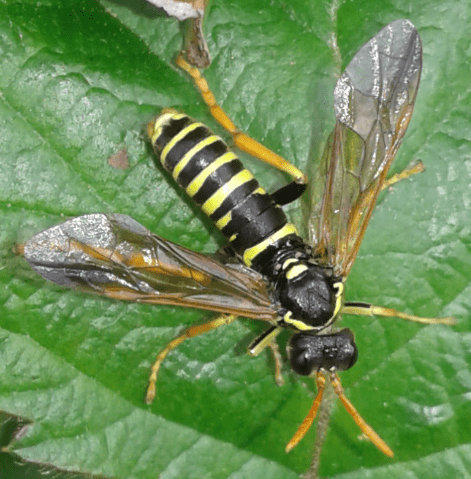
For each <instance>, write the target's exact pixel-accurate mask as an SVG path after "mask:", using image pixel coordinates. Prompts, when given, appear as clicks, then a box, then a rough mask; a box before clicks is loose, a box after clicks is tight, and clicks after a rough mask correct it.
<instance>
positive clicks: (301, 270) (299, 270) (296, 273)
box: [286, 264, 307, 279]
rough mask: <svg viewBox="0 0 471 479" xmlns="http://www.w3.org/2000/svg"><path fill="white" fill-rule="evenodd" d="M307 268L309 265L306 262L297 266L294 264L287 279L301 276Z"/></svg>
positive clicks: (287, 274)
mask: <svg viewBox="0 0 471 479" xmlns="http://www.w3.org/2000/svg"><path fill="white" fill-rule="evenodd" d="M306 270H307V266H306V265H305V264H297V265H296V266H292V267H291V268H290V269H289V270H288V272H287V273H286V279H294V278H296V276H299V275H300V274H302V273H304V271H306Z"/></svg>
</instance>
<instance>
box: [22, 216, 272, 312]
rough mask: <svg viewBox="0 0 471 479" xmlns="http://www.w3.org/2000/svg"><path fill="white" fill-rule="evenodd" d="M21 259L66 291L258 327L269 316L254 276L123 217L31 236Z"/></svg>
mask: <svg viewBox="0 0 471 479" xmlns="http://www.w3.org/2000/svg"><path fill="white" fill-rule="evenodd" d="M24 256H25V258H26V260H27V261H28V262H29V263H30V265H31V266H32V268H33V269H34V270H35V271H36V272H37V273H39V274H40V275H41V276H43V277H44V278H46V279H48V280H49V281H53V282H54V283H57V284H60V285H61V286H67V287H69V288H78V289H80V290H83V291H87V292H93V293H96V294H101V295H104V296H108V297H111V298H116V299H123V300H128V301H137V302H141V303H153V304H172V305H180V306H187V307H191V308H200V309H205V310H209V311H218V312H222V313H231V314H237V315H240V316H245V317H250V318H255V319H260V320H266V321H270V320H272V319H274V318H275V317H276V307H275V305H274V304H273V301H272V298H271V296H270V294H269V291H268V287H267V284H266V282H265V280H264V279H263V277H262V276H261V275H259V274H258V273H256V272H254V271H252V270H251V269H249V268H246V267H244V266H242V265H240V266H239V265H223V264H222V263H219V262H218V261H215V260H213V259H211V258H210V257H208V256H205V255H202V254H198V253H195V252H193V251H191V250H188V249H186V248H183V247H181V246H178V245H176V244H174V243H171V242H170V241H166V240H164V239H163V238H160V237H159V236H156V235H154V234H152V233H151V232H150V231H148V230H147V229H146V228H144V226H142V225H141V224H139V223H137V222H136V221H134V220H133V219H132V218H130V217H129V216H126V215H120V214H109V215H106V214H91V215H85V216H79V217H77V218H72V219H70V220H68V221H66V222H64V223H62V224H59V225H57V226H54V227H52V228H49V229H47V230H45V231H42V232H40V233H38V234H36V235H35V236H34V237H33V238H32V239H31V240H29V241H28V242H27V243H26V244H25V246H24Z"/></svg>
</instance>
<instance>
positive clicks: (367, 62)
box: [308, 20, 422, 277]
mask: <svg viewBox="0 0 471 479" xmlns="http://www.w3.org/2000/svg"><path fill="white" fill-rule="evenodd" d="M421 70H422V45H421V42H420V38H419V35H418V33H417V30H416V29H415V27H414V26H413V25H412V23H410V22H409V21H407V20H397V21H395V22H393V23H391V24H390V25H388V26H386V27H385V28H383V29H382V30H381V31H380V32H379V33H378V34H377V35H376V36H374V37H373V38H372V39H371V40H370V41H369V42H368V43H366V44H365V45H363V47H362V48H361V49H360V50H359V51H358V53H357V54H356V55H355V56H354V57H353V59H352V61H351V62H350V64H349V65H348V67H347V68H346V69H345V72H344V73H343V74H342V76H341V77H340V79H339V80H338V82H337V85H336V87H335V91H334V106H335V116H336V119H337V121H336V125H335V128H334V130H333V131H332V133H331V135H330V137H329V140H328V143H327V146H326V148H325V150H324V154H323V157H322V159H321V162H320V163H319V165H318V167H317V168H316V171H315V175H314V178H313V184H312V188H313V195H312V198H311V205H310V219H309V225H308V226H309V241H310V243H311V244H312V245H314V250H315V252H316V254H318V255H319V257H320V258H321V261H323V262H325V264H326V265H329V266H332V267H333V268H334V272H335V274H336V275H338V276H340V277H346V276H347V275H348V273H349V271H350V268H351V267H352V265H353V262H354V260H355V257H356V255H357V253H358V249H359V247H360V244H361V241H362V239H363V235H364V234H365V231H366V227H367V225H368V221H369V219H370V217H371V213H372V211H373V208H374V205H375V202H376V198H377V196H378V194H379V192H380V190H381V187H382V185H383V184H384V182H385V180H386V175H387V172H388V169H389V167H390V165H391V162H392V160H393V159H394V157H395V155H396V153H397V150H398V148H399V146H400V144H401V141H402V138H403V136H404V133H405V131H406V129H407V125H408V124H409V120H410V118H411V114H412V110H413V108H414V102H415V99H416V96H417V89H418V86H419V81H420V73H421Z"/></svg>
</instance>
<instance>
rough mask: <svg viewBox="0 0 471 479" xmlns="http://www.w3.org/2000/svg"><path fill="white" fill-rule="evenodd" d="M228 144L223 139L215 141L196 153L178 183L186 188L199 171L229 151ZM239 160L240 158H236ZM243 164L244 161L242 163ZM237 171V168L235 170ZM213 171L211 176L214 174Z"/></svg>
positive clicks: (180, 175)
mask: <svg viewBox="0 0 471 479" xmlns="http://www.w3.org/2000/svg"><path fill="white" fill-rule="evenodd" d="M227 151H228V150H227V146H226V144H225V143H224V142H223V141H222V140H218V141H215V142H214V143H211V144H209V145H207V146H205V147H204V148H203V149H202V150H200V151H198V152H197V153H195V154H194V155H193V156H192V158H191V160H190V161H189V162H188V163H187V165H186V166H185V167H184V168H183V169H182V170H181V172H180V174H179V175H178V184H179V185H180V186H181V187H182V188H186V187H187V186H188V185H189V184H190V183H191V181H192V180H193V179H194V178H195V177H196V175H198V173H200V172H202V171H203V170H205V169H206V168H207V167H208V166H209V165H210V164H211V163H213V162H214V161H215V160H217V159H218V158H219V157H220V156H222V155H223V154H224V153H227ZM235 161H238V160H235ZM238 162H239V163H240V161H238ZM229 164H230V163H229ZM240 164H241V166H242V163H240ZM234 171H235V170H234ZM213 175H214V173H212V174H211V175H210V176H213Z"/></svg>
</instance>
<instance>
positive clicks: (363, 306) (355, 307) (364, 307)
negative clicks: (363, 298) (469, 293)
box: [340, 302, 456, 325]
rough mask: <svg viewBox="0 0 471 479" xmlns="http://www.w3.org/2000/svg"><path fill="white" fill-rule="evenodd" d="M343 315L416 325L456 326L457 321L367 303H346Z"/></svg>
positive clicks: (450, 318) (342, 311) (342, 310)
mask: <svg viewBox="0 0 471 479" xmlns="http://www.w3.org/2000/svg"><path fill="white" fill-rule="evenodd" d="M340 312H341V313H342V314H356V315H359V316H383V317H385V318H401V319H405V320H407V321H413V322H414V323H422V324H447V325H453V324H456V319H455V318H452V317H446V318H423V317H422V316H414V315H413V314H407V313H403V312H401V311H398V310H397V309H393V308H383V306H375V305H374V304H367V303H348V302H347V303H345V304H344V305H343V307H342V309H341V311H340Z"/></svg>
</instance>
